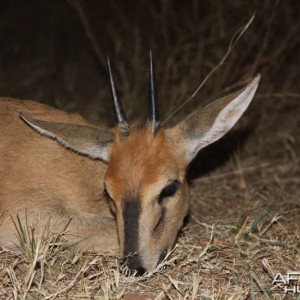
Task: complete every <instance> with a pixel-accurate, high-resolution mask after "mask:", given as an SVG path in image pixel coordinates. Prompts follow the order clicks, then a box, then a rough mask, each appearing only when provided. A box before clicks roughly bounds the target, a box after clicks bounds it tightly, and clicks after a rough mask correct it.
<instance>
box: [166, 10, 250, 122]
mask: <svg viewBox="0 0 300 300" xmlns="http://www.w3.org/2000/svg"><path fill="white" fill-rule="evenodd" d="M254 18H255V14H253V15H252V17H251V18H250V20H249V21H248V23H247V24H246V25H245V26H243V27H242V28H240V29H239V30H238V31H236V32H235V34H234V35H233V37H232V39H231V41H230V44H229V47H228V49H227V52H226V54H225V55H224V56H223V58H222V59H221V61H220V62H219V64H218V65H216V66H215V67H214V68H213V69H212V70H211V71H210V72H209V73H208V74H207V75H206V77H205V78H204V80H203V81H202V82H201V83H200V85H199V86H198V87H197V89H196V90H195V92H194V93H193V94H192V95H191V96H190V97H189V98H188V99H187V100H185V101H184V102H183V103H182V104H181V105H179V106H178V107H177V108H176V109H175V110H174V111H173V112H171V113H170V114H169V115H168V116H167V117H166V118H165V119H164V120H163V121H162V125H163V124H164V123H166V122H167V121H168V120H169V119H170V118H172V117H173V116H174V115H175V114H176V113H177V112H178V111H180V110H181V109H182V108H183V107H184V106H185V105H186V104H187V103H189V102H190V101H191V100H192V99H193V98H194V97H195V96H196V95H197V94H198V92H199V91H200V89H201V88H202V87H203V85H204V84H205V83H206V82H207V81H208V79H209V78H210V77H211V76H212V75H213V74H214V73H215V72H216V71H217V70H218V69H219V68H220V67H221V66H222V65H223V64H224V62H225V60H226V59H227V57H228V56H229V54H230V53H231V51H232V50H233V48H234V47H235V45H236V44H237V42H238V41H239V40H240V39H241V37H242V36H243V34H244V33H245V31H246V30H247V29H248V27H249V26H250V24H251V23H252V21H253V20H254Z"/></svg>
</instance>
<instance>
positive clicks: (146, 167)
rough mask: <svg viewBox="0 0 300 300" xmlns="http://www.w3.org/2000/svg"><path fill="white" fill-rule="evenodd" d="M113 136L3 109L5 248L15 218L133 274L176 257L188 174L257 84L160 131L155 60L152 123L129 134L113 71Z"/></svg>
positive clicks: (54, 117) (12, 106)
mask: <svg viewBox="0 0 300 300" xmlns="http://www.w3.org/2000/svg"><path fill="white" fill-rule="evenodd" d="M108 67H109V76H110V88H111V93H112V98H113V102H114V110H115V115H116V119H117V126H116V128H114V129H108V128H101V127H98V126H95V125H92V124H90V123H88V122H87V121H85V120H84V119H82V118H81V117H80V116H78V115H75V114H69V113H65V112H62V111H59V110H56V109H54V108H51V107H48V106H46V105H43V104H39V103H35V102H32V101H21V100H14V99H8V98H1V100H0V153H1V157H0V209H1V212H2V224H1V226H0V245H1V246H4V247H8V248H11V247H13V246H14V244H15V243H16V242H17V236H16V234H15V229H14V225H13V222H12V220H11V217H10V216H12V218H15V217H16V216H17V215H18V216H19V218H20V219H21V220H23V221H24V220H25V218H27V219H28V222H29V223H30V224H33V225H34V224H35V222H36V220H37V219H39V220H40V222H42V223H44V224H46V222H49V219H50V222H51V225H53V230H61V229H62V228H63V226H64V225H65V223H66V222H68V220H70V219H71V223H70V226H69V233H70V234H69V235H68V236H69V237H70V239H73V240H80V239H81V240H82V242H81V243H79V247H81V248H82V249H86V250H90V251H97V252H103V251H106V250H117V249H118V250H119V251H120V254H121V255H122V256H124V257H126V256H128V257H127V260H126V264H127V266H128V268H129V269H130V270H131V272H136V273H137V274H143V273H144V272H145V271H147V270H150V269H152V268H155V267H156V266H157V264H158V263H159V262H160V261H161V260H163V259H164V257H165V256H166V255H167V253H168V252H169V251H170V250H171V249H172V247H173V245H174V243H175V240H176V236H177V234H178V231H179V229H180V227H181V226H182V222H183V219H184V217H185V216H186V214H187V212H188V209H189V189H188V184H187V182H186V168H187V166H188V164H189V163H190V162H191V161H192V160H193V158H194V157H195V156H196V155H197V153H198V151H199V150H200V149H202V148H203V147H205V146H207V145H209V144H211V143H213V142H214V141H216V140H218V139H219V138H221V137H222V136H223V135H224V134H225V133H226V132H227V131H228V130H230V129H231V128H232V127H233V125H234V124H235V123H236V122H237V120H238V119H239V118H240V117H241V115H242V114H243V112H244V111H245V110H246V108H247V107H248V105H249V103H250V102H251V100H252V98H253V96H254V93H255V91H256V89H257V86H258V83H259V78H260V76H259V75H258V76H256V77H255V79H254V80H253V81H252V82H251V83H250V84H249V85H248V86H247V87H246V88H245V89H243V90H242V91H240V92H237V93H234V94H232V95H229V96H227V97H225V98H222V99H219V100H217V101H215V102H213V103H211V104H209V105H207V106H205V107H204V108H202V109H200V110H197V111H195V112H194V113H192V114H191V115H189V116H188V117H187V118H186V119H185V120H183V121H182V122H180V123H179V124H178V125H176V126H175V127H173V128H167V129H164V128H161V127H160V124H159V113H158V106H157V90H156V81H155V74H154V66H153V63H152V58H151V56H150V80H149V118H148V120H147V122H146V123H145V125H144V126H142V127H141V126H131V127H130V126H129V124H128V122H127V120H126V116H125V114H124V111H123V108H122V106H121V102H120V99H119V97H118V94H117V91H116V88H115V83H114V77H113V75H112V71H111V67H110V63H109V62H108Z"/></svg>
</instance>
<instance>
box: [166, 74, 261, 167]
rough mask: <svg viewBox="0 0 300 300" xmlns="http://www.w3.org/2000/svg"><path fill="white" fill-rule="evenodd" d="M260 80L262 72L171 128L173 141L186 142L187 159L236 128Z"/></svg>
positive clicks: (188, 160)
mask: <svg viewBox="0 0 300 300" xmlns="http://www.w3.org/2000/svg"><path fill="white" fill-rule="evenodd" d="M259 80H260V75H259V74H258V75H257V76H256V77H255V78H254V79H253V80H252V82H250V84H249V85H248V86H247V87H246V88H245V89H244V90H242V91H239V92H237V93H234V94H231V95H229V96H227V97H225V98H222V99H219V100H216V101H214V102H213V103H211V104H209V105H207V106H205V107H204V108H203V109H199V110H196V111H195V112H194V113H192V114H191V115H190V116H188V117H187V119H185V120H184V121H182V122H181V123H179V124H178V125H177V126H175V127H174V128H171V129H170V130H169V133H168V134H169V136H171V137H172V139H173V140H174V139H177V140H178V141H179V142H180V143H181V142H183V144H184V152H185V157H186V159H187V162H190V161H191V160H192V159H193V158H194V157H195V156H196V155H197V153H198V151H199V150H200V149H202V148H204V147H206V146H207V145H209V144H211V143H213V142H215V141H217V140H218V139H220V138H221V137H222V136H223V135H224V134H226V133H227V132H228V131H229V130H230V129H231V128H232V127H233V125H234V124H235V123H236V122H237V121H238V120H239V118H240V117H241V116H242V114H243V113H244V112H245V110H246V109H247V107H248V106H249V104H250V102H251V100H252V99H253V96H254V94H255V92H256V89H257V87H258V83H259ZM179 148H180V146H179Z"/></svg>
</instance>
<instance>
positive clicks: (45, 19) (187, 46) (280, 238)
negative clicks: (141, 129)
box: [0, 1, 300, 299]
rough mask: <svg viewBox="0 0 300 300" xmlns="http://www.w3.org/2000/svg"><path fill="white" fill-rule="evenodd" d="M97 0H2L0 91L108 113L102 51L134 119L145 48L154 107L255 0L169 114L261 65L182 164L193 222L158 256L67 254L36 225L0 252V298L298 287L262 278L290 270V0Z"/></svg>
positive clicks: (293, 242) (295, 241)
mask: <svg viewBox="0 0 300 300" xmlns="http://www.w3.org/2000/svg"><path fill="white" fill-rule="evenodd" d="M100 2H102V1H99V2H97V1H90V2H78V1H69V2H67V1H44V2H43V1H32V2H31V3H26V6H25V5H24V4H23V3H19V4H18V3H17V2H14V3H13V2H10V3H8V4H1V6H3V7H2V10H1V13H0V14H1V22H0V41H1V45H2V46H1V49H0V63H1V74H0V94H1V96H13V97H19V98H25V99H34V100H38V101H42V102H45V103H48V104H50V105H52V106H55V107H59V108H61V109H64V110H67V111H79V112H80V113H81V114H83V115H84V116H85V117H87V118H88V119H90V120H92V121H95V122H101V123H103V122H104V123H106V124H109V125H111V124H113V114H112V110H111V103H110V100H109V91H108V88H107V79H106V71H105V68H106V67H105V62H104V60H105V56H106V55H107V54H109V55H110V56H112V57H113V61H114V64H115V69H116V73H117V74H116V75H117V78H118V86H119V89H120V92H121V96H122V98H123V101H124V103H125V109H126V112H127V113H128V115H129V118H130V119H135V118H141V116H143V115H144V114H145V112H144V107H145V105H144V104H143V103H144V101H146V97H147V96H146V95H147V86H146V84H147V56H148V51H149V48H151V49H152V51H153V53H154V56H155V58H156V67H157V73H158V82H159V88H160V106H161V114H162V116H163V118H165V117H166V116H167V115H169V114H170V113H171V112H172V111H174V109H175V108H176V107H177V106H178V105H179V104H181V103H183V101H185V100H186V99H188V98H189V96H190V95H191V94H192V93H193V92H194V91H195V90H196V88H197V87H198V86H199V84H200V83H201V82H202V80H203V79H204V78H205V76H206V75H207V74H209V72H210V71H211V70H213V69H214V67H215V66H217V65H218V64H219V62H220V61H221V60H222V58H224V55H225V53H226V51H227V50H228V45H229V43H230V40H231V38H232V36H233V35H234V33H235V32H236V31H237V30H238V29H240V28H242V26H244V25H245V24H246V23H247V22H248V21H249V20H250V18H251V16H252V15H253V13H254V12H255V11H256V17H255V19H254V20H253V22H252V23H251V25H250V26H249V28H248V29H247V30H246V31H245V33H244V34H243V36H242V37H241V39H240V41H239V42H238V43H237V44H236V46H235V48H234V49H233V50H232V51H231V52H230V55H229V56H228V57H226V61H225V64H222V65H221V66H220V67H219V68H218V70H217V71H216V72H215V73H214V74H213V75H212V76H211V77H210V78H209V80H208V81H207V82H206V83H205V84H204V86H203V88H202V89H201V90H200V91H199V93H198V95H197V96H196V97H195V98H194V99H192V101H190V103H189V104H188V105H186V106H185V107H184V108H182V109H181V110H180V111H179V112H178V113H177V114H176V115H175V116H173V117H172V118H171V119H170V120H169V121H168V123H167V125H172V124H174V123H176V122H177V121H178V120H179V119H181V118H183V117H184V116H185V115H186V114H187V113H189V112H191V111H193V110H194V109H195V107H198V106H199V105H203V104H204V103H206V102H209V101H210V100H211V99H212V98H215V97H218V96H220V95H223V94H224V93H227V92H228V91H229V90H232V89H236V88H238V87H240V86H242V85H244V84H245V83H246V82H247V81H248V80H249V78H251V77H253V76H254V74H256V73H257V72H260V73H262V81H261V84H260V87H259V90H258V93H257V95H256V97H255V99H254V101H253V103H252V104H251V106H250V108H249V109H248V111H247V112H246V114H245V115H244V116H243V117H242V119H241V120H240V122H239V123H238V124H237V126H235V128H234V130H232V132H231V133H230V134H228V135H227V136H226V137H224V138H223V139H222V140H221V141H219V142H217V143H215V144H214V145H212V146H210V147H208V148H207V149H204V150H203V151H202V152H201V153H200V154H199V155H198V156H197V158H196V159H195V161H194V162H193V163H192V164H191V166H190V170H189V180H190V182H191V216H190V220H189V222H188V223H187V225H186V226H185V227H184V228H183V230H182V232H181V234H180V237H179V238H178V243H177V244H176V247H175V249H174V251H173V252H172V253H171V255H170V256H169V257H168V258H167V259H166V260H165V261H164V262H163V264H162V265H161V266H159V268H157V269H156V270H154V271H153V272H151V273H149V274H146V275H145V276H143V277H139V278H138V277H137V278H136V277H126V276H124V275H123V274H122V273H120V272H119V268H118V258H117V257H114V256H105V257H104V256H99V255H96V254H86V253H77V252H74V251H72V250H71V249H69V248H65V246H64V243H63V239H64V233H62V234H61V235H54V234H51V233H50V232H45V234H44V238H43V239H42V240H40V242H39V243H37V244H36V245H33V247H32V248H30V247H29V246H28V245H27V244H28V243H27V242H26V241H23V242H24V252H23V253H21V254H15V253H12V252H9V251H7V250H5V249H2V250H1V251H0V298H1V299H66V298H69V299H296V297H297V296H296V295H295V294H293V293H292V292H289V293H288V294H287V295H286V294H285V292H284V286H283V284H278V285H275V284H273V283H272V282H273V279H274V277H275V276H276V274H277V273H280V274H282V275H284V276H286V274H287V273H288V272H291V271H295V272H300V242H299V241H300V170H299V160H300V156H299V148H300V139H299V136H300V117H299V116H300V84H299V83H300V82H299V78H300V71H299V64H300V52H299V49H300V39H299V36H300V28H299V17H300V14H299V12H300V7H299V2H298V1H284V2H283V1H282V2H280V1H277V2H274V1H252V2H251V3H250V1H249V2H247V4H246V3H243V4H242V3H240V2H242V1H223V2H220V1H211V2H210V3H209V4H208V3H206V2H202V1H190V3H189V4H186V5H182V3H181V2H180V1H173V2H171V1H154V2H151V3H152V4H149V3H148V2H147V1H139V2H138V3H135V2H134V1H128V2H126V3H127V4H126V5H125V4H124V3H123V2H121V1H120V3H118V2H117V1H112V2H111V4H107V5H104V4H101V3H100ZM177 2H178V3H177ZM94 37H95V39H96V40H94V39H93V38H94ZM0 167H1V166H0ZM0 230H1V227H0ZM24 230H25V229H24ZM23 235H24V236H26V232H24V233H23ZM26 245H27V246H26ZM298 284H299V286H300V281H298ZM296 285H297V282H294V287H296ZM291 287H292V286H290V288H291ZM298 297H299V295H298Z"/></svg>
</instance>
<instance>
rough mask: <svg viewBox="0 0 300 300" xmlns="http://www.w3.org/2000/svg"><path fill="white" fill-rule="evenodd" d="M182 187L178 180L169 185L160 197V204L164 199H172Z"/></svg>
mask: <svg viewBox="0 0 300 300" xmlns="http://www.w3.org/2000/svg"><path fill="white" fill-rule="evenodd" d="M179 186H180V182H179V181H178V180H174V181H173V182H171V183H170V184H169V185H167V186H166V187H165V188H164V189H163V190H162V191H161V193H160V195H159V197H158V203H161V202H162V201H163V199H164V198H168V197H172V196H174V195H175V194H176V192H177V191H178V189H179Z"/></svg>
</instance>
